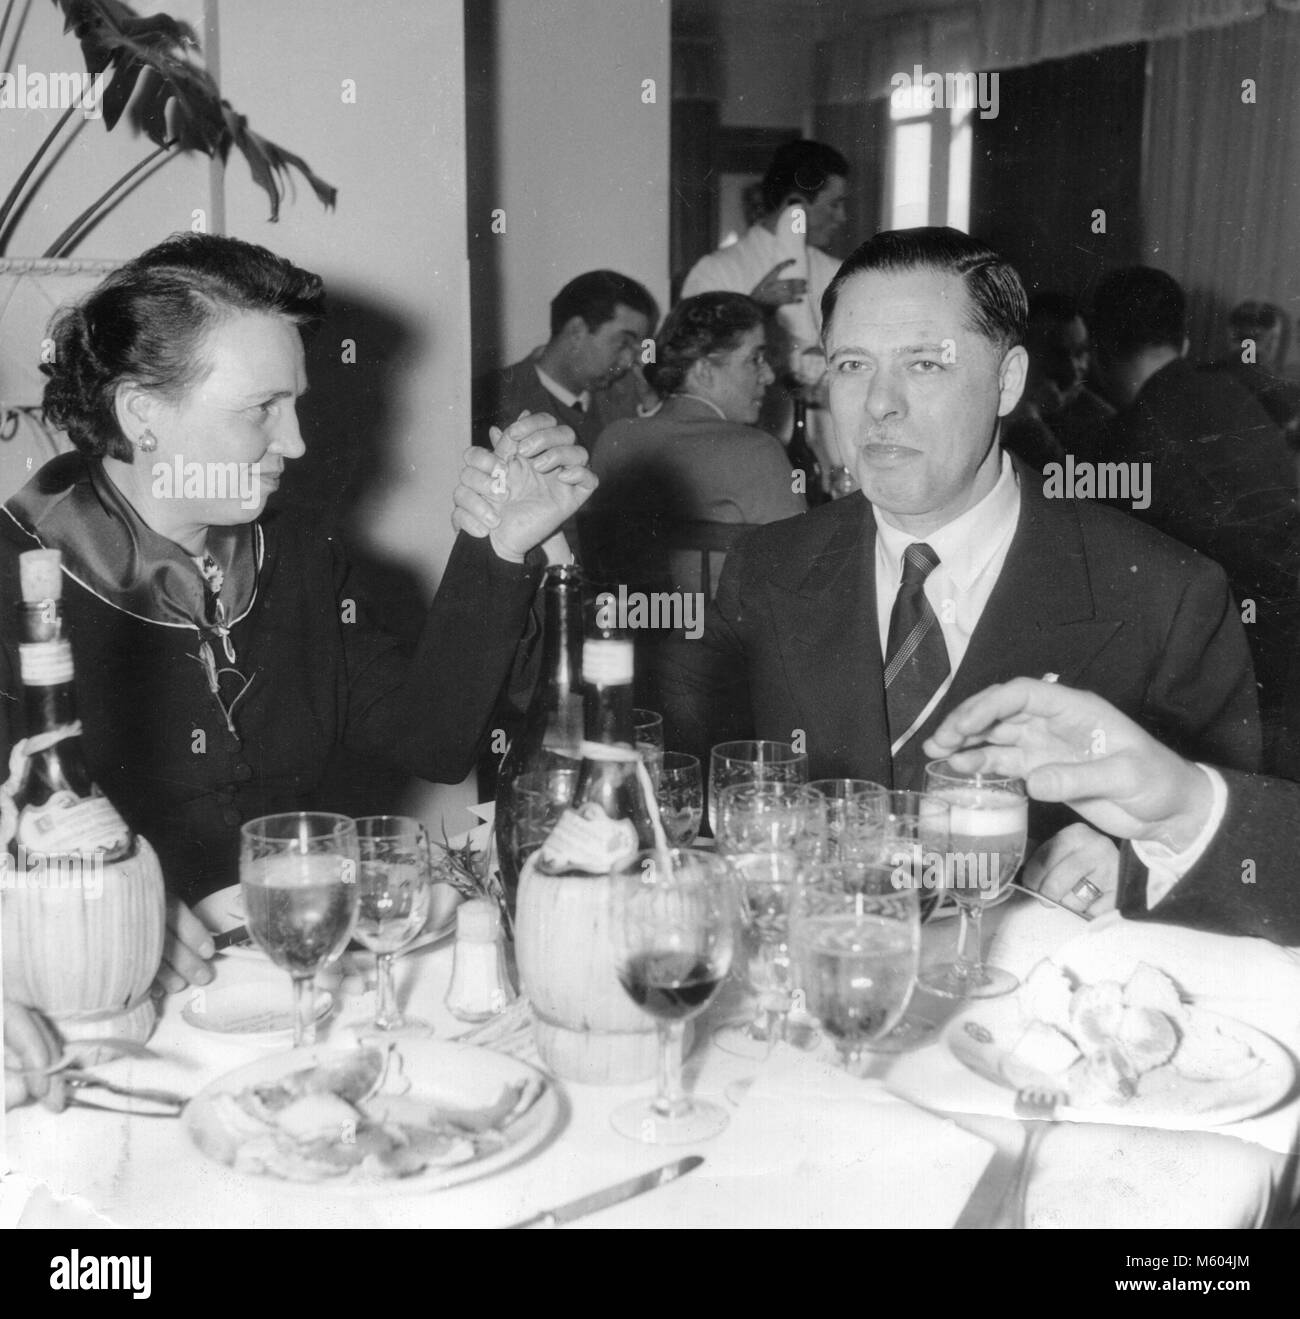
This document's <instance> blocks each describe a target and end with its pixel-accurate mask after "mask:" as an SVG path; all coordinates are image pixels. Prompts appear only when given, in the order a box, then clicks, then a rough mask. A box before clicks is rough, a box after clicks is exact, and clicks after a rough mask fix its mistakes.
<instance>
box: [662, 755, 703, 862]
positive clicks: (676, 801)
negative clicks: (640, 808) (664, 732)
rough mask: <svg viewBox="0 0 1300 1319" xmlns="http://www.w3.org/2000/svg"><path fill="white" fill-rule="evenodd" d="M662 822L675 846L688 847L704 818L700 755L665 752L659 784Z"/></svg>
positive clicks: (669, 839)
mask: <svg viewBox="0 0 1300 1319" xmlns="http://www.w3.org/2000/svg"><path fill="white" fill-rule="evenodd" d="M658 788H659V790H658V793H657V796H658V800H659V819H660V820H661V821H662V823H663V826H664V833H665V834H667V835H668V842H669V843H670V844H671V845H672V846H673V847H689V846H690V845H691V844H692V843H693V842H694V841H695V838H696V835H697V834H698V833H699V832H700V819H701V818H702V817H703V815H704V776H703V772H702V771H701V769H700V761H699V757H698V756H689V755H687V754H686V753H685V752H684V751H665V752H664V753H663V769H662V772H661V773H660V777H659V785H658Z"/></svg>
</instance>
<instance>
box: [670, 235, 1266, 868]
mask: <svg viewBox="0 0 1300 1319" xmlns="http://www.w3.org/2000/svg"><path fill="white" fill-rule="evenodd" d="M823 313H824V317H825V325H826V354H827V359H828V362H829V380H830V391H829V392H830V408H831V412H832V415H833V416H834V420H835V426H836V430H837V435H838V441H839V443H840V445H841V446H842V448H843V449H844V451H845V452H846V453H851V454H852V456H853V457H852V460H853V462H854V464H855V469H856V475H857V478H858V482H859V484H860V485H861V487H862V490H861V493H857V494H853V495H850V496H849V497H848V498H845V499H842V500H839V501H837V502H835V503H833V504H828V505H825V506H823V507H822V508H819V509H815V510H814V511H812V512H810V513H807V514H804V515H803V516H802V517H798V518H792V519H789V520H787V521H784V522H777V523H773V524H771V525H769V526H766V527H763V528H760V529H759V530H757V531H755V532H753V533H752V534H751V535H749V536H747V537H746V538H745V539H744V540H742V541H741V543H740V545H739V546H738V547H737V548H736V549H734V550H733V551H732V553H731V554H730V555H729V557H728V559H727V564H726V568H725V570H724V572H723V575H722V580H721V583H720V586H719V589H718V594H717V598H716V600H715V602H714V606H713V608H712V609H711V610H707V611H706V622H705V630H704V636H703V637H702V638H701V640H700V642H699V643H698V644H697V645H696V646H694V647H693V648H683V651H684V654H683V657H682V659H681V661H680V663H679V664H678V665H677V667H676V668H675V669H674V670H673V671H672V672H671V673H669V674H668V675H666V677H667V682H666V683H665V691H666V695H667V698H668V699H667V700H666V702H665V705H666V708H665V711H664V713H665V718H666V721H667V723H668V725H670V726H669V727H667V728H666V733H667V735H668V738H669V740H670V741H671V743H672V745H674V746H679V747H682V748H683V749H687V750H695V749H696V748H700V749H702V751H703V752H705V753H707V751H708V748H709V745H710V744H711V742H713V741H722V740H725V739H726V738H728V737H761V738H774V739H779V740H782V741H790V740H791V739H793V738H798V740H800V741H801V742H802V743H803V745H804V747H805V749H806V751H807V753H808V756H809V760H810V769H811V777H813V778H823V777H841V776H844V777H854V778H866V779H873V780H876V781H878V782H882V783H890V782H893V783H895V784H897V785H898V786H900V787H919V786H921V782H922V778H923V772H924V766H925V761H926V755H925V752H924V749H923V743H924V741H925V738H926V737H927V736H929V735H930V733H931V732H932V731H933V729H934V728H935V727H936V726H937V725H938V723H939V721H940V720H941V719H942V718H943V717H944V715H945V714H946V713H947V712H948V711H949V710H950V709H951V708H952V707H953V706H955V705H956V704H958V703H959V702H960V701H962V700H964V699H965V698H966V697H967V696H970V695H973V694H974V693H975V692H977V691H979V690H981V689H982V688H984V687H986V686H988V685H990V684H991V683H994V682H1001V681H1006V680H1007V679H1009V678H1013V677H1016V676H1018V675H1022V674H1028V675H1032V676H1035V677H1038V676H1041V675H1042V674H1044V673H1048V672H1050V673H1055V674H1057V675H1058V676H1059V677H1060V679H1061V680H1062V681H1063V682H1067V683H1070V684H1072V685H1074V686H1078V687H1083V688H1086V689H1089V690H1092V691H1095V692H1097V693H1099V694H1100V695H1103V696H1105V697H1106V698H1107V699H1108V700H1110V701H1111V702H1112V703H1114V704H1115V705H1116V706H1118V707H1119V708H1120V709H1122V710H1124V711H1125V712H1126V713H1128V714H1129V715H1130V716H1131V717H1133V718H1135V719H1137V720H1138V721H1139V722H1140V723H1142V724H1143V725H1144V726H1145V727H1147V728H1148V729H1149V730H1150V731H1152V732H1153V733H1156V734H1158V735H1159V736H1160V737H1161V738H1163V739H1164V740H1166V741H1168V742H1171V743H1173V744H1174V745H1175V746H1177V747H1178V748H1179V749H1180V750H1181V751H1183V752H1190V753H1192V754H1194V755H1197V756H1200V757H1202V758H1206V759H1210V760H1214V761H1216V762H1217V763H1220V764H1226V765H1228V766H1229V767H1233V768H1241V769H1248V770H1254V769H1256V768H1258V760H1259V722H1258V714H1257V708H1256V701H1255V692H1254V687H1253V684H1252V682H1251V670H1250V656H1249V651H1248V648H1247V645H1246V639H1245V636H1244V635H1243V633H1242V628H1241V623H1240V621H1239V619H1238V617H1237V615H1236V611H1235V608H1234V607H1233V604H1232V601H1231V599H1230V597H1229V594H1228V589H1227V583H1226V581H1225V580H1224V575H1223V572H1222V570H1221V569H1219V568H1218V567H1217V566H1216V565H1214V564H1212V563H1209V562H1207V561H1205V560H1203V559H1200V558H1199V557H1197V556H1196V555H1194V554H1191V553H1190V552H1189V551H1187V550H1185V549H1184V548H1183V547H1182V546H1180V545H1176V544H1174V543H1173V542H1172V541H1169V540H1167V539H1166V538H1165V537H1163V536H1161V535H1159V534H1158V533H1156V532H1153V531H1152V530H1151V529H1150V528H1147V527H1143V526H1142V525H1141V524H1140V523H1138V522H1136V521H1134V520H1133V519H1131V518H1127V517H1124V516H1122V515H1121V514H1119V513H1116V512H1115V511H1114V510H1112V509H1108V508H1103V507H1099V506H1097V505H1095V504H1091V503H1087V502H1082V501H1073V500H1060V499H1048V498H1046V497H1045V496H1044V493H1043V488H1042V483H1041V479H1040V478H1038V477H1037V476H1036V474H1035V473H1033V472H1032V471H1030V470H1029V469H1028V468H1025V467H1023V466H1021V465H1020V464H1017V463H1015V462H1013V461H1012V460H1011V459H1010V457H1009V456H1007V455H1005V454H1004V453H1003V451H1002V449H1001V446H1000V445H999V443H998V427H999V419H1000V418H1002V417H1005V416H1006V415H1007V414H1008V413H1010V412H1011V410H1012V409H1013V408H1014V407H1015V405H1016V403H1017V401H1018V400H1019V398H1020V394H1021V391H1022V389H1023V388H1024V381H1025V370H1026V354H1025V350H1024V348H1023V347H1021V346H1020V340H1021V338H1022V337H1023V334H1024V328H1025V320H1026V314H1027V306H1026V299H1025V293H1024V289H1023V287H1022V285H1021V283H1020V279H1019V276H1018V275H1017V274H1016V272H1015V271H1014V270H1013V269H1012V268H1011V267H1010V266H1009V265H1007V263H1006V262H1005V261H1003V260H1002V258H1001V257H999V256H998V255H997V254H996V253H995V252H992V251H991V250H989V249H988V248H986V247H984V246H983V245H982V244H981V243H979V242H977V241H976V240H974V239H972V238H969V237H967V236H966V235H965V234H961V233H958V232H957V231H956V230H953V229H912V230H903V231H896V232H886V233H880V234H877V235H876V236H875V237H874V238H872V239H870V240H868V241H867V242H866V243H864V244H863V245H862V246H861V247H859V248H858V249H857V251H856V252H854V253H853V255H852V256H850V257H849V259H848V260H847V261H846V262H845V263H844V265H843V266H842V267H841V268H840V271H839V274H838V275H837V276H836V277H835V279H834V281H833V282H832V284H831V286H830V288H829V289H828V291H827V293H826V296H825V298H824V299H823ZM1032 823H1033V825H1034V829H1035V833H1036V836H1037V837H1039V838H1042V837H1044V836H1045V835H1046V833H1047V832H1049V831H1050V829H1051V828H1053V827H1055V825H1056V823H1058V821H1050V820H1047V819H1044V818H1043V817H1042V815H1041V814H1039V815H1038V816H1037V818H1035V819H1034V820H1033V821H1032ZM1036 864H1037V867H1038V869H1039V870H1040V871H1042V872H1056V873H1058V874H1059V876H1060V878H1062V880H1063V879H1068V880H1069V883H1068V884H1067V885H1066V887H1067V888H1068V887H1069V886H1070V884H1073V883H1075V882H1077V881H1078V880H1079V879H1082V878H1084V877H1086V876H1087V875H1089V874H1092V873H1097V872H1098V871H1099V870H1101V869H1106V868H1109V869H1110V870H1112V871H1113V869H1114V867H1115V866H1116V865H1117V864H1118V854H1117V852H1116V849H1115V848H1114V846H1113V844H1111V843H1110V842H1109V840H1107V839H1105V838H1103V837H1102V836H1101V835H1099V834H1097V833H1095V831H1093V830H1092V829H1090V828H1089V827H1088V826H1086V825H1083V824H1075V825H1072V826H1071V827H1070V828H1069V829H1066V830H1065V831H1064V832H1062V833H1060V834H1058V835H1057V836H1056V837H1055V838H1053V839H1052V840H1051V842H1050V843H1049V844H1048V845H1047V847H1045V848H1043V849H1041V850H1040V855H1039V857H1038V858H1037V862H1036Z"/></svg>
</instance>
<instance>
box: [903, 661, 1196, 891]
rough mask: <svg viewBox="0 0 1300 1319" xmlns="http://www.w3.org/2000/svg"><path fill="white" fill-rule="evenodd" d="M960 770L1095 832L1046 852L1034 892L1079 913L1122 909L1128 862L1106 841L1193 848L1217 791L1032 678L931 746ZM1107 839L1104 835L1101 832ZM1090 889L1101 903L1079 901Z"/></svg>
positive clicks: (971, 713) (1062, 840)
mask: <svg viewBox="0 0 1300 1319" xmlns="http://www.w3.org/2000/svg"><path fill="white" fill-rule="evenodd" d="M925 751H926V754H927V755H929V756H934V757H946V758H948V759H950V760H951V761H952V762H953V764H954V766H955V767H956V768H957V769H960V770H963V771H966V772H976V771H984V772H987V773H990V774H1006V775H1014V776H1016V777H1018V778H1023V779H1024V780H1025V784H1026V786H1027V788H1028V790H1029V795H1030V797H1032V798H1034V799H1035V800H1036V801H1051V802H1063V803H1064V804H1065V805H1067V806H1070V807H1071V808H1072V809H1074V810H1075V811H1077V812H1078V813H1079V814H1080V815H1081V816H1082V817H1083V818H1084V819H1085V820H1087V821H1088V823H1089V824H1090V825H1093V826H1095V828H1089V827H1088V825H1085V824H1075V825H1071V826H1070V827H1069V828H1067V829H1063V830H1062V831H1061V832H1060V833H1059V834H1057V835H1056V836H1055V837H1054V838H1051V839H1049V840H1048V841H1047V842H1046V843H1044V844H1043V845H1042V846H1041V847H1040V848H1039V849H1038V851H1037V852H1035V853H1034V855H1033V857H1032V858H1031V859H1030V861H1029V864H1028V865H1027V866H1026V868H1025V880H1026V883H1027V884H1028V885H1029V886H1030V887H1033V888H1037V889H1038V890H1039V891H1040V892H1041V893H1042V894H1043V895H1044V896H1045V897H1049V898H1053V899H1054V900H1056V901H1057V902H1062V903H1064V904H1065V905H1067V906H1070V907H1072V908H1073V909H1074V910H1083V909H1086V910H1087V913H1088V915H1089V916H1094V915H1098V914H1100V913H1101V912H1103V911H1106V910H1109V909H1111V908H1113V907H1114V905H1115V896H1116V890H1117V889H1118V886H1119V852H1118V850H1117V849H1116V847H1115V845H1114V844H1113V843H1112V842H1111V841H1110V838H1107V837H1106V836H1105V835H1106V834H1109V835H1111V836H1112V837H1115V838H1129V839H1134V840H1144V841H1148V842H1158V843H1161V844H1163V845H1164V846H1166V847H1168V848H1169V849H1170V850H1171V851H1173V852H1180V851H1182V850H1184V849H1185V848H1187V847H1189V846H1190V845H1191V844H1192V843H1193V841H1194V840H1195V839H1196V837H1197V836H1198V834H1199V833H1200V831H1201V829H1202V827H1203V826H1204V824H1205V822H1206V820H1207V819H1208V818H1209V814H1210V809H1211V802H1212V799H1213V789H1212V787H1211V784H1210V780H1209V777H1208V776H1207V775H1206V774H1205V772H1204V771H1203V770H1202V769H1200V768H1199V766H1197V765H1194V764H1192V763H1191V762H1189V761H1186V760H1184V759H1183V758H1182V757H1181V756H1179V755H1177V754H1176V753H1175V752H1173V751H1170V750H1169V749H1168V748H1167V747H1164V746H1161V744H1160V743H1159V742H1157V741H1156V740H1155V738H1153V737H1151V736H1150V735H1149V734H1148V733H1146V732H1144V731H1143V730H1142V729H1141V728H1139V727H1138V725H1137V724H1135V723H1134V722H1133V721H1132V720H1131V719H1129V718H1128V717H1127V716H1126V715H1124V714H1121V713H1120V711H1118V710H1117V709H1115V707H1114V706H1112V705H1111V704H1110V703H1109V702H1107V701H1105V700H1103V699H1102V698H1101V697H1100V696H1096V695H1094V694H1093V693H1091V692H1085V691H1078V690H1075V689H1074V688H1070V687H1063V686H1061V685H1059V684H1057V683H1049V682H1042V681H1039V680H1037V679H1033V678H1016V679H1014V680H1013V681H1011V682H1007V683H1002V684H1000V685H998V686H994V687H988V688H986V689H985V690H984V691H982V692H980V693H979V694H978V695H976V696H972V697H971V698H970V699H969V700H966V701H963V702H962V704H961V705H959V706H958V707H957V708H956V709H955V710H953V711H952V712H951V713H950V714H949V715H948V717H947V718H946V719H945V720H944V721H943V723H942V724H940V726H939V727H938V728H937V729H936V730H935V733H934V736H933V737H931V738H929V739H928V740H927V742H926V744H925ZM1098 831H1101V832H1098ZM1082 879H1087V880H1088V881H1089V882H1090V883H1091V884H1092V885H1093V886H1094V887H1095V888H1096V889H1098V890H1099V891H1100V894H1101V896H1100V897H1097V898H1096V899H1095V900H1094V901H1092V902H1087V901H1080V900H1079V898H1078V895H1077V893H1076V892H1075V888H1076V885H1078V884H1079V883H1080V881H1081V880H1082Z"/></svg>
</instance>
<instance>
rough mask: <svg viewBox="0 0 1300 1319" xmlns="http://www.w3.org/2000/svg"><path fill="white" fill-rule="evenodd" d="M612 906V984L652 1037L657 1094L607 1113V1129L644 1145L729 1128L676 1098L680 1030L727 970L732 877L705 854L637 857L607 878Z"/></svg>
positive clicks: (690, 1139) (706, 1110)
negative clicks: (647, 1020) (648, 1022)
mask: <svg viewBox="0 0 1300 1319" xmlns="http://www.w3.org/2000/svg"><path fill="white" fill-rule="evenodd" d="M611 899H612V901H613V904H614V907H613V912H612V919H611V921H610V930H611V932H612V935H613V939H614V943H615V957H614V961H615V965H617V967H618V978H619V980H620V981H621V983H622V985H623V988H624V989H625V990H627V992H628V994H629V996H630V997H631V999H632V1001H633V1002H634V1003H635V1004H636V1005H637V1007H639V1008H641V1009H643V1010H644V1011H646V1012H649V1013H650V1014H651V1015H652V1016H653V1017H654V1018H655V1026H656V1028H657V1029H658V1032H659V1089H658V1094H657V1095H656V1097H655V1098H654V1099H653V1100H637V1101H635V1102H634V1103H630V1104H624V1105H623V1106H622V1107H621V1108H617V1109H615V1110H614V1113H613V1114H612V1116H611V1121H612V1123H613V1126H614V1130H615V1131H617V1132H618V1133H619V1134H620V1135H622V1136H628V1137H630V1138H631V1139H632V1140H640V1141H645V1142H646V1143H647V1144H652V1145H678V1144H687V1143H690V1144H693V1143H694V1142H696V1141H699V1140H707V1139H708V1138H709V1137H711V1136H716V1135H717V1134H718V1133H719V1132H720V1131H721V1130H722V1129H723V1128H724V1127H725V1126H726V1125H727V1115H726V1112H725V1111H724V1110H723V1109H722V1108H720V1107H719V1106H718V1105H717V1104H711V1103H707V1102H705V1101H702V1100H691V1099H689V1098H687V1096H686V1095H685V1094H684V1093H683V1091H682V1033H683V1030H684V1029H685V1025H686V1022H687V1021H688V1020H689V1019H690V1018H692V1017H695V1016H698V1015H699V1014H700V1013H701V1012H703V1011H704V1009H705V1008H706V1007H708V1005H709V1003H710V1002H711V1001H712V1000H713V997H714V995H715V994H716V993H717V992H718V988H719V986H720V985H721V984H722V982H723V980H724V979H725V978H726V975H727V971H728V970H729V969H730V967H731V955H732V948H733V942H734V926H735V915H736V897H735V892H734V889H733V887H732V880H731V875H730V872H729V871H728V869H727V865H726V863H725V862H724V861H722V860H721V859H719V858H718V857H716V856H711V855H709V853H707V852H691V851H686V850H682V849H678V850H674V851H668V852H655V851H651V852H641V853H639V854H638V855H637V856H636V857H635V858H634V859H633V860H632V861H630V862H629V863H628V864H627V865H626V866H625V867H623V868H621V869H620V870H619V871H617V872H616V873H615V874H614V876H613V877H612V881H611Z"/></svg>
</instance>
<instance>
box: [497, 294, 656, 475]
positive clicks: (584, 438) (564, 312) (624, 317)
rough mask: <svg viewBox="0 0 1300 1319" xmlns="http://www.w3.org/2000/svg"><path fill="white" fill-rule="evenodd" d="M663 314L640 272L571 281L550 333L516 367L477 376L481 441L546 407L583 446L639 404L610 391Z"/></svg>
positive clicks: (554, 306)
mask: <svg viewBox="0 0 1300 1319" xmlns="http://www.w3.org/2000/svg"><path fill="white" fill-rule="evenodd" d="M658 319H659V309H658V308H657V307H656V306H655V301H654V299H653V298H652V297H651V296H650V294H649V293H648V292H646V290H645V289H644V288H643V287H642V286H641V285H640V284H638V283H637V282H636V280H634V279H628V277H627V276H626V275H620V274H617V273H616V272H615V271H613V270H592V271H588V272H587V274H585V275H579V276H578V277H577V279H573V280H570V281H569V283H567V284H566V285H565V286H564V287H563V288H562V289H561V290H560V291H559V293H557V294H556V295H555V298H554V300H553V301H552V302H551V337H550V339H549V340H547V342H546V344H545V346H544V347H542V348H541V349H539V350H537V351H536V352H534V353H532V354H530V355H529V356H528V357H526V358H524V359H523V361H521V362H516V363H515V364H514V365H513V366H507V367H503V368H502V369H501V370H499V371H493V372H491V373H490V374H488V375H486V376H483V377H481V378H480V379H479V380H477V381H475V383H474V401H473V404H474V420H473V435H474V443H475V444H477V445H480V446H481V447H482V448H485V449H490V448H491V447H492V441H493V436H492V430H493V428H495V429H497V430H502V429H504V428H505V427H506V426H509V425H510V424H511V422H513V421H516V420H518V418H519V414H520V413H521V412H546V413H549V414H550V415H551V416H552V417H554V418H555V419H556V421H557V423H558V424H559V425H561V426H568V427H570V428H571V429H572V431H573V433H574V434H575V435H576V436H577V438H578V443H579V444H580V445H582V447H583V448H584V449H587V450H590V449H591V446H592V445H593V444H594V443H595V441H596V437H597V436H598V435H599V434H600V432H601V431H602V430H604V428H605V427H606V426H607V425H609V423H610V422H611V421H614V420H616V419H617V418H618V417H620V416H627V415H631V414H632V413H633V412H635V409H636V393H635V391H623V390H620V401H619V404H618V406H617V408H611V407H609V403H608V391H609V390H610V388H611V386H613V385H614V384H615V382H616V381H619V380H621V379H622V378H623V377H624V376H626V375H627V374H628V373H629V372H630V371H631V369H632V366H633V364H634V363H635V362H636V360H637V356H638V354H639V353H640V351H641V345H642V342H643V341H644V340H645V339H647V338H649V336H650V335H651V333H652V332H653V330H654V327H655V323H656V321H657V320H658Z"/></svg>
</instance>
